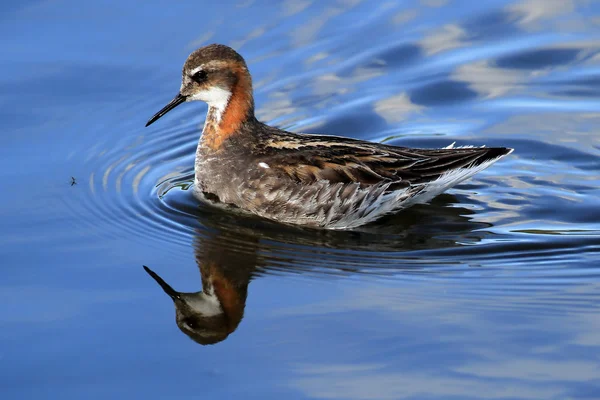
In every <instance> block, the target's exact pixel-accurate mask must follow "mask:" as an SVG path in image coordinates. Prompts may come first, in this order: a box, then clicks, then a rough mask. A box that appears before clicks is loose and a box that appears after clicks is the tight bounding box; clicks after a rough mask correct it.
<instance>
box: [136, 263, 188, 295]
mask: <svg viewBox="0 0 600 400" xmlns="http://www.w3.org/2000/svg"><path fill="white" fill-rule="evenodd" d="M144 269H145V270H146V272H147V273H148V275H150V276H151V277H153V278H154V280H155V281H156V282H157V283H158V284H159V285H160V287H161V288H162V289H163V290H164V291H165V293H166V294H168V295H169V296H170V297H171V298H172V299H173V300H181V294H180V293H179V292H176V291H175V289H173V288H172V287H171V286H170V285H169V284H168V283H167V282H165V281H163V279H162V278H161V277H160V276H158V275H157V274H156V272H154V271H152V270H151V269H150V268H148V267H146V266H145V265H144Z"/></svg>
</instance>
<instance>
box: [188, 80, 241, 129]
mask: <svg viewBox="0 0 600 400" xmlns="http://www.w3.org/2000/svg"><path fill="white" fill-rule="evenodd" d="M230 97H231V92H230V91H229V90H225V89H221V88H220V87H216V86H215V87H211V88H210V89H208V90H203V91H201V92H198V93H196V94H195V95H193V96H191V97H189V100H192V101H194V100H201V101H205V102H206V103H208V106H209V107H210V108H211V109H212V110H213V112H214V114H213V115H214V117H215V118H216V119H217V122H218V121H221V116H222V115H223V112H224V111H225V108H227V104H228V103H229V98H230ZM209 111H210V110H209Z"/></svg>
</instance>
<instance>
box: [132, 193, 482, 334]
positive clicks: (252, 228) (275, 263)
mask: <svg viewBox="0 0 600 400" xmlns="http://www.w3.org/2000/svg"><path fill="white" fill-rule="evenodd" d="M452 199H453V197H452V196H446V197H445V201H443V200H444V197H442V200H441V201H440V200H438V202H437V203H436V205H435V207H438V208H439V211H440V212H439V213H438V214H437V217H436V218H435V219H427V218H426V215H429V214H424V213H423V210H422V209H421V208H420V207H414V210H412V211H411V212H408V213H404V214H403V216H402V217H400V218H399V217H397V216H394V217H393V218H390V219H388V221H387V222H384V223H383V224H381V225H380V226H379V228H371V229H374V230H378V231H379V233H378V236H377V238H378V240H373V239H374V237H373V233H371V232H370V231H369V230H363V231H361V232H344V231H342V232H338V231H330V230H318V231H317V230H314V229H303V228H297V227H295V226H289V227H287V229H285V228H284V227H282V226H281V225H276V226H275V229H272V228H273V227H272V226H271V224H270V223H269V222H265V221H262V220H256V219H254V218H250V217H244V216H232V215H231V214H230V213H226V212H223V213H220V212H218V211H217V210H212V211H213V212H211V213H209V214H206V215H202V216H200V222H201V223H202V225H203V227H204V229H198V231H197V234H196V236H195V238H194V242H193V249H194V256H195V259H196V264H197V266H198V268H199V270H200V277H201V280H202V290H201V291H198V292H191V293H184V292H179V291H177V290H175V289H174V288H172V287H171V286H170V285H169V284H168V283H167V282H166V281H165V280H164V279H163V278H162V277H161V276H160V275H158V274H157V273H156V272H154V271H153V270H151V269H150V268H148V267H146V266H144V269H145V270H146V272H147V273H148V274H149V275H150V276H151V277H152V278H153V279H154V280H155V281H156V282H157V283H158V285H159V286H160V287H161V288H162V289H163V291H164V292H165V293H166V294H167V295H168V296H169V297H170V298H171V299H172V300H173V303H174V305H175V321H176V323H177V326H178V327H179V329H180V330H181V331H182V332H183V333H185V334H186V335H187V336H189V337H190V338H191V339H192V340H194V341H195V342H197V343H199V344H202V345H207V344H215V343H218V342H221V341H223V340H225V339H226V338H227V337H228V336H229V335H230V334H231V333H233V332H234V331H235V330H236V329H237V327H238V325H239V324H240V322H241V320H242V318H243V316H244V309H245V307H246V298H247V295H248V285H249V283H250V281H251V280H252V278H253V277H255V276H259V275H265V274H269V273H275V272H278V273H281V272H284V273H289V274H298V273H307V272H312V273H317V274H326V275H329V274H336V275H350V274H357V273H360V272H364V271H365V270H367V271H368V272H369V273H376V274H377V273H381V274H384V273H385V274H386V275H389V274H390V271H389V270H390V268H392V269H394V270H395V273H400V272H401V271H402V270H405V271H406V270H407V268H408V269H412V270H415V269H426V268H432V269H434V268H433V267H434V266H431V265H410V263H407V261H408V260H406V259H402V257H397V256H398V255H397V254H396V258H395V259H394V261H393V262H392V264H390V263H389V260H384V259H385V258H389V255H387V254H386V253H385V252H386V251H405V252H408V251H411V250H423V249H439V248H447V247H453V246H458V245H459V244H458V242H457V241H456V240H455V238H456V237H454V238H453V237H452V234H453V233H454V234H456V235H458V236H465V235H472V240H475V241H477V240H479V239H478V237H477V236H476V235H474V234H473V231H474V230H476V229H480V228H482V227H485V226H486V224H481V223H476V222H472V221H470V220H469V218H468V217H467V216H466V215H468V214H469V210H467V209H464V208H460V207H450V206H449V205H448V200H452ZM423 208H425V207H423ZM386 227H387V228H386ZM386 231H387V233H388V234H387V235H386V234H385V232H386ZM392 232H393V234H392ZM442 234H443V236H440V235H442ZM324 248H329V249H332V248H333V249H340V250H343V252H340V253H339V254H337V253H335V252H333V253H327V252H325V253H319V249H321V251H322V249H324ZM350 249H352V250H350ZM357 250H362V251H361V252H357ZM365 250H368V251H369V253H368V254H365ZM350 251H354V252H355V253H354V256H353V254H352V253H350ZM382 252H383V253H382ZM342 254H343V255H342ZM361 260H362V261H361ZM349 261H351V262H349ZM384 267H385V268H384ZM257 272H260V274H257Z"/></svg>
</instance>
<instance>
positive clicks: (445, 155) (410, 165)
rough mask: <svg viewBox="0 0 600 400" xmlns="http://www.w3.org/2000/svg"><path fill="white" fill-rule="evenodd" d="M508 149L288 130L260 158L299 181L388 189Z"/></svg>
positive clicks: (422, 180)
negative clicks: (391, 142) (424, 145)
mask: <svg viewBox="0 0 600 400" xmlns="http://www.w3.org/2000/svg"><path fill="white" fill-rule="evenodd" d="M510 151H511V149H507V148H503V147H501V148H486V147H469V148H447V149H409V148H404V147H395V146H388V145H383V144H378V143H371V142H365V141H360V140H353V139H349V138H343V137H335V136H324V135H285V136H274V137H271V138H270V139H269V140H267V141H266V142H265V143H264V147H263V152H262V153H263V154H262V158H261V159H262V160H263V162H264V163H265V164H267V165H269V167H270V168H273V169H275V170H278V171H280V172H282V173H284V174H285V175H287V176H289V177H290V178H292V179H294V180H296V181H297V182H299V183H303V184H310V183H313V182H316V181H320V180H327V181H330V182H332V183H338V182H342V183H359V184H360V185H361V186H372V185H380V184H386V183H390V189H399V188H402V187H408V186H412V185H419V184H426V183H428V182H431V181H433V180H436V179H438V178H439V177H441V176H442V175H444V174H445V173H449V172H450V171H454V170H457V169H460V168H472V167H476V166H477V165H480V164H482V163H484V162H486V161H490V160H493V159H497V158H499V157H501V156H503V155H506V154H508V153H510Z"/></svg>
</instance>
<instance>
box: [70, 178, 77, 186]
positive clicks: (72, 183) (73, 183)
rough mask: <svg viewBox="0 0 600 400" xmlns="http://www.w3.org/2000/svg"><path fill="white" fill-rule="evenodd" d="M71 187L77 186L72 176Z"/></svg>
mask: <svg viewBox="0 0 600 400" xmlns="http://www.w3.org/2000/svg"><path fill="white" fill-rule="evenodd" d="M73 185H77V182H76V181H75V177H74V176H72V177H71V186H73Z"/></svg>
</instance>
